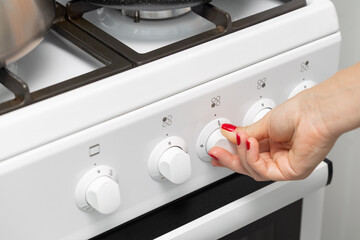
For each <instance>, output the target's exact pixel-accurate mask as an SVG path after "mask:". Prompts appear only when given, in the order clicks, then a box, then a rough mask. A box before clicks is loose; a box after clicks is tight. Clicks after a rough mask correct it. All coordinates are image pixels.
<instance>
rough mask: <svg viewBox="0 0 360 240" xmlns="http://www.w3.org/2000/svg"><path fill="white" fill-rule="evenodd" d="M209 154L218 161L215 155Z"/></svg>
mask: <svg viewBox="0 0 360 240" xmlns="http://www.w3.org/2000/svg"><path fill="white" fill-rule="evenodd" d="M209 155H210V157H212V158H214V159H215V160H216V161H219V159H217V157H215V156H214V155H212V154H209Z"/></svg>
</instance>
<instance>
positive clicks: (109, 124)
mask: <svg viewBox="0 0 360 240" xmlns="http://www.w3.org/2000/svg"><path fill="white" fill-rule="evenodd" d="M339 41H340V35H339V34H336V35H332V36H329V37H326V38H324V39H321V40H319V41H315V42H313V43H311V44H308V45H304V46H302V47H300V48H297V49H293V50H292V51H289V52H286V53H285V54H281V55H278V56H276V57H274V58H271V59H268V60H266V61H263V62H260V63H258V64H254V65H252V66H249V67H247V68H244V69H241V70H239V71H236V72H233V73H231V74H228V75H225V76H223V77H219V78H217V79H215V80H213V81H209V82H207V83H204V84H202V85H199V86H197V87H194V88H191V89H188V90H186V91H183V92H181V93H178V94H175V95H173V96H171V97H168V98H166V99H163V100H160V101H157V102H155V103H153V104H149V105H147V106H143V107H141V108H138V109H136V111H132V112H129V113H127V114H123V115H120V116H117V117H114V118H112V119H111V120H108V121H104V122H102V123H101V124H98V125H96V126H92V127H88V128H86V129H84V130H82V131H78V132H76V133H73V134H71V135H69V136H66V137H63V138H61V139H58V140H53V141H51V142H49V143H47V144H44V145H42V146H41V147H38V148H36V149H33V150H30V151H27V152H25V153H23V154H19V155H17V156H16V157H12V158H10V159H7V160H5V161H2V162H0V179H1V181H0V192H1V193H2V196H3V197H2V198H0V212H1V216H0V225H1V226H2V227H1V228H0V236H1V239H32V238H33V239H39V240H42V239H46V240H47V239H89V238H91V237H93V236H96V235H98V234H100V233H102V232H104V231H107V230H109V229H111V228H114V227H116V226H118V225H120V224H122V223H125V222H127V221H129V220H131V219H134V218H136V217H138V216H140V215H142V214H145V213H147V212H149V211H151V210H153V209H155V208H157V207H160V206H162V205H164V204H166V203H168V202H170V201H173V200H176V199H178V198H180V197H182V196H184V195H186V194H188V193H190V192H193V191H195V190H197V189H199V188H201V187H204V186H206V185H208V184H210V183H212V182H214V181H216V180H219V179H221V178H223V177H225V176H227V175H229V174H231V173H232V172H231V171H230V170H228V169H225V168H214V167H212V166H211V164H208V163H205V162H204V161H201V160H200V159H199V157H198V153H197V139H198V136H199V134H200V133H201V131H202V130H203V128H204V127H205V126H206V125H207V124H208V123H209V122H211V121H213V120H215V119H218V118H221V117H223V118H226V119H228V120H229V122H231V123H233V124H235V125H239V124H240V123H242V122H243V121H244V118H245V114H246V112H247V111H248V110H249V109H250V108H251V106H252V105H254V104H255V103H256V102H258V101H259V99H266V98H270V99H273V100H274V101H275V102H277V103H281V102H283V101H285V100H286V99H288V96H289V94H290V93H291V91H292V90H293V89H294V88H295V87H296V86H297V85H298V84H299V83H301V82H302V81H303V79H304V78H306V79H312V80H317V81H323V80H325V79H326V78H328V77H329V76H331V75H333V74H334V72H335V71H336V68H337V64H338V62H337V59H338V56H339V55H338V54H339ZM304 59H306V60H308V61H309V62H310V63H311V64H312V65H311V66H312V68H311V70H310V71H308V72H306V73H304V72H301V71H300V68H299V67H300V64H301V63H302V62H303V61H304ZM173 76H175V75H173ZM264 77H266V79H267V86H266V87H265V88H261V89H258V88H257V81H258V79H259V78H261V79H262V78H264ZM289 79H291V81H290V80H289ZM104 82H106V81H104ZM104 82H103V83H104ZM114 83H115V82H114ZM116 83H118V82H116ZM127 83H129V82H127ZM94 85H96V84H94ZM104 85H106V83H104ZM89 86H90V85H89ZM97 86H98V87H99V88H97V93H98V94H99V92H102V91H103V90H104V88H101V85H97ZM103 87H104V86H103ZM105 89H107V88H106V87H105ZM88 90H89V89H88ZM76 92H77V91H72V92H69V93H66V94H63V96H65V95H66V96H69V94H72V93H76ZM134 92H136V91H134ZM82 93H83V94H84V95H85V96H88V95H87V94H86V93H85V92H82ZM148 93H149V94H151V91H150V92H148ZM119 94H120V93H119V92H118V93H117V95H119ZM138 94H140V93H139V92H138ZM72 96H73V97H75V96H74V95H72ZM85 96H83V95H81V96H80V95H79V96H78V97H81V98H83V97H85ZM145 96H147V95H145ZM145 96H144V97H145ZM218 96H220V100H219V101H220V103H219V104H218V106H216V107H212V106H213V105H212V99H214V97H215V98H217V97H218ZM59 97H61V96H59ZM107 97H108V96H107ZM261 97H262V98H261ZM54 99H55V98H52V99H49V100H47V101H43V102H41V103H39V104H36V105H33V106H30V107H28V108H24V109H22V110H26V111H29V112H30V110H32V111H35V107H38V106H43V107H44V106H45V107H46V105H45V103H46V104H49V105H52V106H51V107H52V108H50V106H49V107H48V108H47V110H49V111H50V113H52V112H51V109H53V108H54V107H55V108H57V110H60V109H61V110H63V109H62V108H59V105H60V106H61V103H62V104H63V102H61V103H58V104H59V105H57V104H51V103H54V102H53V101H54ZM76 99H78V98H76ZM98 99H101V98H98ZM106 99H107V100H110V99H109V98H106ZM72 100H74V99H72ZM87 100H88V103H87V104H90V103H89V101H90V102H91V99H87ZM100 101H101V100H100ZM111 102H112V103H114V102H113V101H111ZM236 102H239V103H240V104H238V105H234V103H236ZM115 103H117V104H112V105H111V107H107V106H106V105H102V106H98V107H96V106H94V105H91V104H90V105H89V106H88V108H87V109H88V110H89V111H90V112H93V113H94V114H95V115H96V113H95V112H97V111H98V109H100V108H101V109H102V110H103V109H105V110H108V109H112V108H117V107H118V106H123V105H125V104H121V102H116V101H115ZM126 104H131V103H130V102H126ZM76 105H77V104H74V103H73V107H74V108H72V109H71V110H72V112H71V113H72V115H71V114H68V115H66V114H65V115H64V116H62V115H61V117H60V118H59V119H61V121H60V120H59V119H57V120H56V121H55V122H54V123H56V124H57V125H58V128H54V131H57V130H58V129H59V128H60V130H61V128H62V126H63V125H65V123H69V122H72V121H71V120H74V118H75V119H76V120H78V121H80V120H82V119H81V118H80V119H79V118H77V117H76V116H78V113H77V112H76V111H75V110H77V107H76ZM83 110H85V109H83ZM21 112H22V113H24V111H15V112H14V113H11V114H8V115H4V116H2V117H9V116H12V117H13V118H11V120H13V121H15V122H8V124H15V123H18V122H19V121H20V122H21V121H24V119H19V118H15V113H21ZM85 112H86V111H85ZM31 113H32V112H31ZM50 113H49V116H47V115H46V117H47V119H51V118H52V117H54V116H52V115H51V114H50ZM55 113H56V112H55ZM59 113H62V114H64V112H63V111H60V112H59ZM59 113H56V114H57V115H56V116H57V117H59V115H58V114H59ZM65 113H66V111H65ZM170 116H171V122H167V124H164V119H170ZM91 117H92V115H86V116H84V119H89V118H91ZM68 119H71V120H70V121H68ZM2 120H3V119H2ZM84 121H85V120H84ZM2 123H4V122H2ZM29 124H30V123H28V125H27V126H29ZM31 124H32V128H31V129H32V130H34V131H35V130H38V134H37V135H33V136H32V138H31V140H32V141H37V137H38V136H41V135H42V133H43V131H45V129H46V126H42V127H41V128H38V129H37V128H36V124H37V123H31ZM48 124H49V125H51V124H52V122H51V121H50V122H48ZM82 124H85V123H84V122H82ZM0 126H1V127H2V129H6V128H4V127H5V126H4V125H3V124H1V125H0ZM8 126H9V125H8ZM16 126H17V128H16V129H17V130H19V129H21V128H22V125H21V124H20V125H16ZM18 128H19V129H18ZM51 133H54V132H51ZM9 136H10V137H13V136H12V135H11V134H9ZM171 136H177V137H180V138H182V139H183V141H184V142H186V145H187V150H186V152H187V153H188V154H189V156H190V159H191V176H190V177H189V179H188V180H187V181H185V182H184V183H182V184H178V185H176V184H173V183H171V182H170V181H155V180H154V179H153V178H152V177H151V176H150V174H149V165H148V164H149V158H150V156H151V155H152V152H153V151H154V149H156V147H157V146H158V145H159V143H161V142H162V141H165V140H166V139H168V138H169V137H171ZM19 139H21V138H18V139H17V143H18V142H19V141H20V140H19ZM21 141H24V142H26V135H25V134H24V136H23V138H22V140H21ZM165 143H166V144H168V142H165ZM94 146H99V148H98V149H99V150H100V152H99V153H98V154H96V155H91V154H90V153H91V151H90V149H92V148H93V147H94ZM6 147H7V145H6V146H5V145H4V148H3V149H2V151H3V152H4V151H7V148H6ZM99 165H106V166H111V167H112V168H113V169H114V170H115V171H116V172H117V175H118V184H119V190H120V192H121V205H120V207H119V208H118V210H116V211H115V212H114V213H112V214H109V215H104V214H100V213H98V212H97V211H92V212H84V211H81V210H80V209H79V208H78V206H77V204H76V201H75V198H76V197H75V196H74V192H76V187H77V186H78V184H79V182H81V181H80V180H81V179H82V177H83V176H84V175H86V173H87V172H88V171H90V170H91V169H96V168H97V167H98V166H99ZM54 184H56V185H55V186H56V187H54ZM310 186H311V184H310ZM310 186H309V187H310ZM19 189H21V191H19ZM291 189H292V190H289V191H290V192H291V191H295V192H297V191H298V190H299V189H297V188H295V187H291ZM299 191H300V190H299ZM300 192H301V191H300ZM299 194H300V193H299ZM25 196H26V204H24V201H23V199H24V197H25ZM271 196H273V195H271ZM275 199H277V198H275ZM274 202H276V201H274ZM268 203H272V201H268ZM29 206H31V207H29ZM258 207H259V206H258ZM24 216H37V218H36V221H34V220H33V218H32V217H29V218H27V217H24ZM14 226H21V229H22V231H14V230H13V227H14ZM38 226H42V227H41V233H39V232H38V231H34V229H39V228H38ZM58 226H61V228H59V227H58ZM190 239H196V238H190Z"/></svg>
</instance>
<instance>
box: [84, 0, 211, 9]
mask: <svg viewBox="0 0 360 240" xmlns="http://www.w3.org/2000/svg"><path fill="white" fill-rule="evenodd" d="M83 1H85V2H89V3H92V4H95V5H99V6H103V7H110V8H118V9H125V10H133V11H142V10H146V11H164V10H171V9H179V8H187V7H193V6H196V5H200V4H204V3H207V2H210V1H211V0H141V1H139V0H83Z"/></svg>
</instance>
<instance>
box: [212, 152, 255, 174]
mask: <svg viewBox="0 0 360 240" xmlns="http://www.w3.org/2000/svg"><path fill="white" fill-rule="evenodd" d="M209 155H210V156H212V158H213V160H212V162H211V163H212V165H213V166H214V167H227V168H229V169H230V170H232V171H234V172H238V173H241V174H245V175H248V176H250V175H251V174H250V173H249V172H248V171H247V170H246V169H245V168H244V167H243V166H242V165H241V163H240V159H239V156H238V155H233V154H231V153H230V152H228V151H227V150H225V149H223V148H220V147H216V146H215V147H213V148H211V149H210V151H209Z"/></svg>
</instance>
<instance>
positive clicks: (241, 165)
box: [209, 131, 289, 181]
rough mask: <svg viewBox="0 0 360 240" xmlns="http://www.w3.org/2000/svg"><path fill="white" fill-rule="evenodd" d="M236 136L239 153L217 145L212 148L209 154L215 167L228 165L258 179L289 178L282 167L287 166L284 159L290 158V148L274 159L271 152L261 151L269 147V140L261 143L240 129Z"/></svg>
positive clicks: (278, 179) (279, 179)
mask: <svg viewBox="0 0 360 240" xmlns="http://www.w3.org/2000/svg"><path fill="white" fill-rule="evenodd" d="M236 137H237V139H238V140H237V143H239V144H238V146H237V153H238V154H237V155H235V154H231V153H230V152H228V151H227V150H225V149H223V148H220V147H216V146H215V147H213V148H212V149H210V151H209V154H210V155H211V156H212V157H213V160H212V165H213V166H214V167H227V168H229V169H231V170H233V171H235V172H238V173H241V174H245V175H248V176H250V177H252V178H254V179H255V180H256V181H266V180H274V181H282V180H289V179H288V176H284V174H283V171H284V169H281V168H280V167H286V166H284V164H283V161H284V160H285V159H287V158H288V150H283V151H280V152H278V154H275V157H274V159H273V158H272V156H271V155H270V153H269V152H263V153H260V150H261V148H264V146H265V147H267V148H268V147H269V146H268V143H269V142H268V141H262V142H260V143H259V142H258V141H257V140H256V139H255V138H250V137H249V135H247V133H245V132H243V131H238V132H237V133H236V134H235V138H236ZM287 167H289V166H287ZM284 172H286V171H284ZM285 175H286V174H285Z"/></svg>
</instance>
